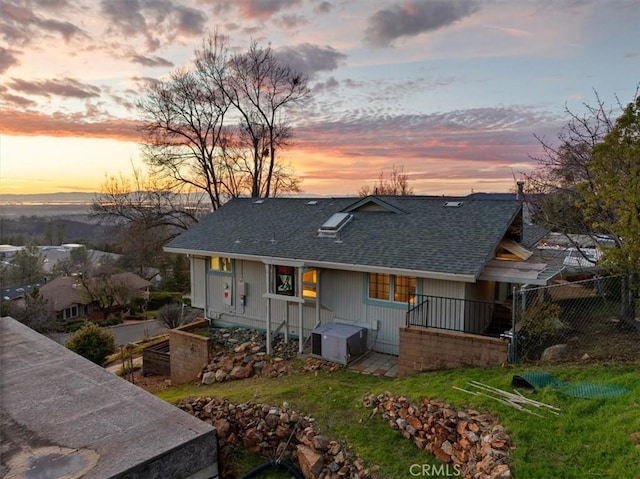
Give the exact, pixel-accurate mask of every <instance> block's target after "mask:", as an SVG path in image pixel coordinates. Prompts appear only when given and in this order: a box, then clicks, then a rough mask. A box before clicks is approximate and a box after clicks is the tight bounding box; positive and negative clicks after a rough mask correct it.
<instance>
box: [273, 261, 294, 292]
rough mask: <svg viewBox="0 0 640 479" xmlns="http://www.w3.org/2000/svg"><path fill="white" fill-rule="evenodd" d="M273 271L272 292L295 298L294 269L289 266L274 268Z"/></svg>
mask: <svg viewBox="0 0 640 479" xmlns="http://www.w3.org/2000/svg"><path fill="white" fill-rule="evenodd" d="M275 270H276V274H275V278H274V279H275V287H274V292H275V293H276V294H283V295H285V296H295V294H296V269H295V268H293V267H291V266H276V267H275Z"/></svg>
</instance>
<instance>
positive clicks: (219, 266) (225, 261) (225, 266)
mask: <svg viewBox="0 0 640 479" xmlns="http://www.w3.org/2000/svg"><path fill="white" fill-rule="evenodd" d="M209 268H210V269H211V271H219V272H221V273H231V258H222V257H218V256H213V257H212V258H211V262H210V264H209Z"/></svg>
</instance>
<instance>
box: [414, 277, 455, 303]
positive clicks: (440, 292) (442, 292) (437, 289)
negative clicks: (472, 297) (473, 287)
mask: <svg viewBox="0 0 640 479" xmlns="http://www.w3.org/2000/svg"><path fill="white" fill-rule="evenodd" d="M422 291H423V294H426V295H428V296H440V297H442V298H457V299H464V298H465V296H464V294H465V283H461V282H458V281H446V280H441V279H440V280H439V279H425V280H423V283H422Z"/></svg>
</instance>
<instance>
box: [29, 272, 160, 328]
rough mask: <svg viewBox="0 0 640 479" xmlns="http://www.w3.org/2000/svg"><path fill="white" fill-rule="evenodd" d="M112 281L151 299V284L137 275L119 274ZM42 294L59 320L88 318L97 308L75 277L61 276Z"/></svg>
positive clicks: (46, 286) (41, 292) (112, 277)
mask: <svg viewBox="0 0 640 479" xmlns="http://www.w3.org/2000/svg"><path fill="white" fill-rule="evenodd" d="M111 279H112V280H113V284H118V285H126V286H127V288H129V289H130V290H131V291H134V292H135V294H136V295H138V296H142V297H143V298H145V299H148V298H149V287H150V286H151V283H150V282H149V281H147V280H146V279H143V278H141V277H140V276H138V275H137V274H135V273H130V272H125V273H117V274H114V275H113V276H111ZM40 294H41V295H42V296H43V297H44V298H45V299H46V300H47V301H48V303H49V306H50V307H51V309H52V310H53V311H54V312H55V313H56V317H57V318H58V319H73V318H77V317H81V316H87V315H90V314H91V313H92V312H93V311H94V310H96V306H95V305H94V304H92V303H91V301H90V300H89V298H88V296H87V295H86V294H85V293H84V291H83V286H82V284H81V283H80V281H79V279H78V278H76V277H73V276H59V277H57V278H55V279H53V280H52V281H50V282H48V283H46V284H44V285H42V286H41V287H40ZM114 306H118V305H117V304H115V305H114Z"/></svg>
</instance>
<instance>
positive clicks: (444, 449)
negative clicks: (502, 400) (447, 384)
mask: <svg viewBox="0 0 640 479" xmlns="http://www.w3.org/2000/svg"><path fill="white" fill-rule="evenodd" d="M363 404H364V406H365V407H368V408H373V409H374V414H375V413H378V414H380V415H381V417H382V418H383V419H384V420H386V421H387V422H388V423H389V425H390V426H391V427H392V428H393V429H396V430H398V431H399V432H400V434H401V435H402V437H404V438H405V439H411V440H413V442H414V443H415V445H416V446H417V447H418V448H419V449H424V450H426V451H428V452H431V453H432V454H433V455H435V456H436V457H437V458H438V459H439V460H440V461H441V462H443V463H445V464H451V465H452V466H454V467H455V468H456V469H457V470H459V471H460V473H461V476H462V477H465V478H473V479H507V478H510V477H511V470H510V467H509V450H510V447H511V439H510V438H509V436H508V435H507V434H506V433H505V431H504V428H503V427H502V426H501V425H499V424H497V421H496V419H495V418H494V417H493V416H491V415H489V414H481V413H480V412H478V411H475V410H466V411H456V410H455V409H453V408H452V407H451V406H450V405H449V404H447V403H445V402H443V401H439V400H433V399H423V400H422V402H421V404H420V405H419V406H413V405H411V404H410V403H409V401H408V400H407V398H406V397H405V396H393V395H391V393H385V394H380V395H374V394H369V395H367V396H365V398H364V399H363Z"/></svg>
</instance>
